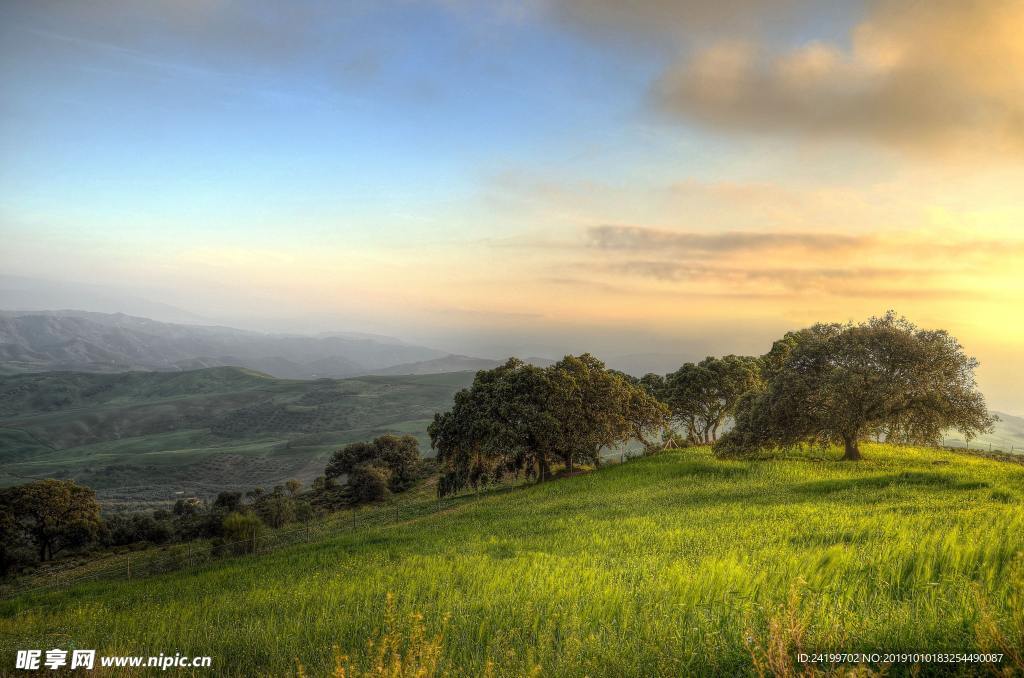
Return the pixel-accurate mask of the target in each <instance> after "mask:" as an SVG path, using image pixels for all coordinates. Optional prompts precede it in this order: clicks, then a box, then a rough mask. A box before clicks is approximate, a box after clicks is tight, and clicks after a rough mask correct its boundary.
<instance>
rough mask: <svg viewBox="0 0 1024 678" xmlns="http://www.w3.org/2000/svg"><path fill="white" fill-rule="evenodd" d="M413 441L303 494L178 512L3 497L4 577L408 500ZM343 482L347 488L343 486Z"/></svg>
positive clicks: (291, 486) (379, 447)
mask: <svg viewBox="0 0 1024 678" xmlns="http://www.w3.org/2000/svg"><path fill="white" fill-rule="evenodd" d="M429 466H430V465H429V463H427V462H425V461H424V460H423V459H421V458H420V453H419V447H418V444H417V442H416V439H415V438H414V437H412V436H394V435H384V436H380V437H378V438H376V439H374V440H373V441H371V442H366V443H364V442H359V443H353V444H351V445H347V446H345V447H344V448H342V449H340V450H338V451H337V452H335V454H334V455H333V456H332V458H331V460H330V463H329V464H328V465H327V468H326V469H325V473H324V475H323V476H320V477H319V478H317V479H316V480H315V481H314V482H313V486H312V488H311V489H310V490H308V491H306V492H303V491H302V483H301V482H300V481H299V480H294V479H293V480H289V481H287V482H285V483H283V484H281V485H277V486H275V487H274V488H273V489H271V490H269V491H268V490H264V489H263V488H260V487H257V488H253V489H252V490H249V491H247V492H244V493H243V492H236V491H226V492H221V493H220V494H218V495H217V497H216V499H214V500H213V501H212V502H206V501H203V500H202V499H199V498H196V497H191V498H186V499H179V500H177V502H175V504H174V506H173V508H171V509H163V508H159V509H156V510H153V511H146V512H142V511H139V512H134V513H127V514H113V515H103V514H102V513H101V510H100V504H99V502H98V501H97V500H96V494H95V492H93V490H92V489H90V488H88V487H85V486H82V485H78V484H76V483H75V482H73V481H70V480H53V479H48V480H38V481H34V482H31V483H26V484H24V485H17V486H14V487H8V488H4V489H2V490H0V576H2V575H4V574H7V573H8V572H10V571H11V570H13V569H16V568H22V567H25V566H31V565H32V564H34V563H36V562H46V561H49V560H53V559H54V558H55V557H57V556H58V555H63V554H67V553H75V554H84V553H88V552H90V551H93V550H95V549H102V548H113V547H122V546H134V545H139V544H165V543H169V542H186V541H192V540H196V539H212V540H214V541H215V543H216V542H233V541H238V540H248V539H251V537H252V536H253V535H254V534H256V533H259V532H262V531H263V530H264V529H265V528H267V527H270V528H280V527H283V526H285V525H287V524H289V523H293V522H306V521H308V520H310V519H312V517H313V516H314V515H315V514H317V513H325V512H328V511H331V510H336V509H338V508H343V507H346V506H350V505H352V504H356V503H362V502H369V501H377V500H380V499H383V498H385V497H386V496H387V495H388V494H391V493H396V492H404V491H405V490H407V489H409V488H410V487H412V486H413V485H414V484H415V482H416V481H417V480H419V479H421V478H422V477H424V475H426V473H427V472H428V470H429ZM342 480H343V481H344V482H341V481H342Z"/></svg>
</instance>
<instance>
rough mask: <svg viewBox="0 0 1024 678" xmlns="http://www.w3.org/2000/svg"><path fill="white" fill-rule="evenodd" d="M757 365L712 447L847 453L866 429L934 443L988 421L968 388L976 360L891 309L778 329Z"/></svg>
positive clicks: (978, 429)
mask: <svg viewBox="0 0 1024 678" xmlns="http://www.w3.org/2000/svg"><path fill="white" fill-rule="evenodd" d="M764 362H765V364H766V372H765V376H766V378H767V385H766V388H765V389H764V390H763V391H762V392H760V393H753V394H750V395H748V396H746V397H745V398H744V399H743V400H742V402H741V404H740V406H739V407H738V409H737V415H736V426H735V428H734V429H733V430H732V431H730V432H729V433H727V434H726V435H725V436H723V438H722V439H721V441H719V444H718V446H717V448H716V449H717V450H718V451H719V452H720V453H723V454H743V453H750V452H756V451H758V450H763V449H766V448H773V447H785V446H789V445H793V444H797V443H801V442H820V443H829V444H841V445H842V446H843V450H844V453H843V459H847V460H857V459H860V458H861V452H860V446H859V442H860V441H861V440H863V439H864V438H866V437H868V436H872V435H885V436H886V438H887V439H888V440H890V441H895V442H908V443H935V442H938V440H939V438H940V436H941V435H942V432H943V431H944V430H946V429H950V428H953V429H957V430H958V431H960V432H961V433H962V434H963V435H964V436H966V437H968V438H970V437H973V436H975V435H977V434H979V433H982V432H985V431H989V430H991V427H992V423H993V418H992V417H991V416H990V415H989V414H988V411H987V410H986V408H985V399H984V396H982V394H981V393H980V392H979V391H978V390H977V388H976V386H975V379H974V370H975V368H976V367H977V366H978V362H977V360H975V359H974V358H972V357H969V356H967V355H966V354H965V353H964V351H963V348H962V347H961V346H960V344H959V342H957V340H956V339H955V338H954V337H953V336H951V335H950V334H949V333H948V332H946V331H945V330H923V329H919V328H918V327H916V326H915V325H913V324H912V323H910V322H909V321H907V320H906V319H905V318H901V317H897V316H896V315H895V314H894V313H893V312H891V311H890V312H889V313H887V314H886V315H885V316H883V317H881V318H871V319H870V320H868V321H867V322H864V323H861V324H857V325H854V324H834V323H833V324H818V325H815V326H813V327H811V328H808V329H806V330H801V331H799V332H792V333H790V334H787V335H786V337H784V338H783V339H781V340H780V341H778V342H776V343H775V345H774V346H773V348H772V351H771V352H770V353H769V354H768V355H767V356H765V360H764Z"/></svg>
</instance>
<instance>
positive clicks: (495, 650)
mask: <svg viewBox="0 0 1024 678" xmlns="http://www.w3.org/2000/svg"><path fill="white" fill-rule="evenodd" d="M838 456H839V454H838V452H837V451H835V450H833V451H832V452H831V454H830V455H828V456H823V457H820V458H813V459H809V458H807V457H806V456H804V457H792V458H781V459H776V460H772V461H721V460H717V459H715V458H713V457H712V456H711V455H710V453H709V452H708V451H707V450H706V449H690V450H685V451H675V452H669V453H665V454H661V455H658V456H655V457H651V458H643V459H638V460H635V461H631V462H628V463H626V464H621V465H613V466H609V467H606V468H602V469H600V470H597V471H595V472H591V473H588V474H583V475H577V476H574V477H570V478H565V479H562V480H556V481H554V482H549V483H545V484H543V485H534V486H530V487H527V488H524V489H518V490H513V491H509V492H499V493H494V494H492V495H484V496H482V497H480V498H477V499H472V498H471V497H467V498H466V500H465V501H461V502H456V503H454V504H453V505H451V506H449V507H446V508H438V509H436V510H433V511H431V512H429V513H428V514H427V515H423V514H422V513H418V512H414V511H410V512H409V514H410V515H412V514H415V515H417V516H418V517H415V518H412V519H406V520H404V521H401V520H400V521H398V522H391V524H389V525H384V526H376V527H374V526H369V527H366V528H364V529H359V530H354V531H353V530H349V531H345V532H342V533H334V534H333V535H332V536H328V537H325V538H323V539H319V540H314V541H313V542H312V543H306V544H300V545H297V546H292V547H285V548H283V549H282V550H280V551H275V552H273V553H271V554H267V555H261V556H255V557H253V556H245V557H237V558H235V559H233V560H225V561H218V562H215V563H213V564H209V565H204V566H200V567H198V568H194V569H186V570H185V571H180V572H177V573H173V574H168V575H157V576H153V577H148V578H144V579H141V580H139V579H136V580H134V581H132V582H125V581H124V580H123V579H121V580H118V581H105V582H94V583H86V584H78V585H76V586H74V587H73V588H72V589H70V590H67V591H54V592H49V593H43V594H36V595H32V596H28V597H23V598H21V599H17V600H13V601H6V602H3V603H0V655H2V656H3V661H6V662H13V655H14V651H15V650H16V649H20V648H26V647H29V648H31V647H47V648H49V647H68V646H72V647H88V648H96V649H97V650H98V654H99V655H103V654H124V653H132V654H139V655H154V656H155V655H157V654H159V653H161V652H165V653H166V652H173V651H182V652H186V653H189V654H193V655H209V656H211V657H213V666H212V670H213V672H214V673H216V674H217V675H224V676H251V675H311V676H319V675H330V674H331V671H332V670H333V669H334V668H335V667H336V666H337V665H338V663H339V660H338V659H337V657H338V656H342V657H347V658H348V659H347V661H348V662H349V664H350V665H349V666H347V667H346V668H348V669H349V670H348V671H347V672H346V673H345V674H344V675H364V674H361V673H360V674H356V673H355V672H354V671H352V670H351V668H352V665H354V666H355V667H356V668H362V669H366V668H367V667H369V666H372V665H373V664H374V663H376V662H380V661H381V660H380V657H381V656H382V655H380V654H378V653H379V652H380V650H381V648H383V651H384V652H385V655H384V657H385V660H386V662H385V663H386V665H387V666H389V667H390V666H392V665H400V666H401V667H402V668H403V669H404V670H406V671H407V672H406V673H401V674H398V673H397V672H396V673H395V674H388V675H460V676H461V675H494V676H527V675H542V676H588V675H589V676H656V675H657V676H682V675H723V676H738V675H758V673H759V672H760V674H761V675H766V674H769V675H811V674H809V673H806V671H807V669H808V668H809V667H808V666H806V665H801V664H799V663H797V661H796V657H795V655H796V653H797V652H809V653H814V652H848V653H855V652H868V653H875V652H878V653H881V652H887V653H890V652H891V653H914V652H918V653H920V652H931V653H978V652H986V653H988V652H992V653H1001V657H1002V659H1001V662H1000V663H999V664H997V665H993V664H991V663H990V664H980V663H962V662H960V663H952V664H943V663H940V662H935V661H933V662H930V663H919V664H918V665H917V666H914V665H912V664H909V663H894V664H892V665H891V666H888V667H883V666H882V663H883V662H882V661H878V662H876V663H874V664H872V665H871V666H870V668H873V669H874V670H876V671H878V670H882V674H883V675H949V674H951V673H952V674H956V675H976V674H977V673H978V672H989V671H990V672H991V673H992V675H995V674H996V673H999V674H1000V675H1016V674H1014V673H1012V672H1013V670H1014V668H1013V667H1014V666H1016V671H1018V672H1019V671H1021V670H1024V662H1022V659H1021V656H1020V654H1019V649H1020V648H1021V647H1024V588H1022V587H1024V466H1022V465H1020V464H1011V463H1005V462H1002V463H1001V462H996V461H992V460H988V459H983V458H979V457H974V456H970V455H967V454H962V453H954V452H948V451H939V450H931V449H915V448H904V447H892V446H888V445H877V444H867V445H865V457H866V458H865V460H864V461H862V462H856V463H848V462H846V463H844V462H837V461H834V459H836V458H838ZM425 501H427V502H429V504H430V505H431V506H433V505H435V504H436V500H432V499H428V500H425ZM390 508H391V507H388V506H382V507H381V508H380V509H379V510H380V511H387V510H388V509H390ZM390 513H391V514H394V513H395V512H394V510H391V511H390ZM139 610H145V612H146V613H145V614H140V613H139ZM370 641H373V642H374V644H373V645H370V644H369V642H370ZM389 648H391V649H389ZM392 649H393V650H394V653H392ZM1015 652H1016V653H1017V654H1016V655H1014V654H1013V653H1015ZM396 656H397V657H398V659H399V662H398V664H393V662H392V660H393V659H394V658H395V657H396ZM345 662H346V660H341V664H342V665H344V664H345ZM300 664H301V666H302V667H303V669H304V672H303V673H301V674H299V665H300ZM6 665H7V666H12V665H13V664H11V663H8V664H6ZM765 667H768V670H765ZM863 668H868V667H862V670H861V671H860V672H859V673H857V675H869V674H866V673H865V672H864V671H863ZM417 669H425V672H424V673H423V674H418V673H414V671H415V670H417ZM1004 672H1005V673H1004ZM373 675H377V674H373ZM815 675H817V674H815ZM827 675H840V674H839V673H833V674H827ZM842 675H847V674H846V673H843V674H842ZM850 675H853V674H850ZM870 675H874V674H870Z"/></svg>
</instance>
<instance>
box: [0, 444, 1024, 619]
mask: <svg viewBox="0 0 1024 678" xmlns="http://www.w3.org/2000/svg"><path fill="white" fill-rule="evenodd" d="M1008 447H1009V450H1007V449H1005V448H1004V449H998V448H997V447H996V446H993V445H992V444H990V443H988V442H986V443H977V442H974V443H969V442H965V441H962V440H956V439H950V438H946V439H944V440H943V441H942V445H941V448H944V449H949V450H954V451H956V450H970V451H976V452H985V451H991V452H1004V453H1005V452H1007V451H1009V452H1010V453H1011V454H1021V453H1022V452H1024V447H1022V446H1019V445H1016V446H1013V445H1011V446H1008ZM636 456H638V455H636V454H631V453H629V452H623V453H618V452H617V453H615V454H614V455H608V456H604V457H603V458H602V461H601V464H602V465H603V466H607V465H614V464H621V463H626V462H628V461H629V460H630V459H633V458H636ZM526 484H528V481H525V480H520V481H514V482H506V483H499V484H495V485H490V486H488V487H486V488H485V489H482V490H479V491H476V492H465V493H461V494H456V495H450V496H447V497H439V498H437V499H427V500H421V501H418V502H408V503H403V502H394V503H392V504H388V505H383V506H381V505H378V506H372V507H367V508H358V507H357V508H354V509H348V510H345V511H339V512H336V513H333V514H330V515H329V516H328V517H326V518H325V519H324V520H321V521H318V522H311V523H306V524H303V525H300V526H297V527H290V528H288V529H278V530H272V531H269V532H258V531H257V532H253V533H252V534H250V535H247V536H245V537H244V538H241V539H235V540H232V541H223V540H197V541H190V542H182V543H176V544H172V545H169V546H164V547H150V548H145V549H142V550H138V551H130V552H127V553H118V554H110V555H107V556H103V557H100V558H96V559H94V560H91V561H87V562H86V563H84V564H83V563H82V562H81V561H76V560H75V559H65V560H64V561H58V562H56V563H53V564H51V565H50V566H48V567H46V568H41V569H39V570H37V571H36V572H34V573H32V574H28V575H24V576H22V577H20V578H18V579H16V580H14V581H12V582H8V583H6V584H0V600H2V599H11V598H16V597H18V596H22V595H27V594H33V593H42V592H44V591H49V590H54V589H59V588H66V587H70V586H74V585H77V584H81V583H86V582H97V581H131V580H133V579H140V578H144V577H150V576H153V575H157V574H163V573H167V572H174V571H178V570H184V569H189V568H197V567H201V566H203V565H205V564H207V563H210V562H213V561H218V560H223V559H228V558H236V559H239V560H240V562H242V561H244V557H245V556H258V555H262V554H266V553H270V552H272V551H276V550H278V549H281V548H284V547H287V546H292V545H295V544H301V543H306V542H312V541H316V540H318V539H322V538H325V537H331V536H337V535H340V534H344V533H353V532H356V531H359V530H364V529H370V528H375V527H383V526H387V525H394V524H397V523H401V522H406V521H409V520H414V519H416V518H421V517H424V516H428V515H432V514H436V513H442V512H444V511H446V510H449V509H452V508H456V507H458V506H461V505H465V504H467V503H471V502H472V501H474V500H476V499H479V498H481V497H485V496H490V495H495V494H500V493H505V492H509V491H512V490H515V489H518V488H521V487H523V486H524V485H526Z"/></svg>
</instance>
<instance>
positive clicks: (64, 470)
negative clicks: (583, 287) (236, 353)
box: [0, 367, 472, 505]
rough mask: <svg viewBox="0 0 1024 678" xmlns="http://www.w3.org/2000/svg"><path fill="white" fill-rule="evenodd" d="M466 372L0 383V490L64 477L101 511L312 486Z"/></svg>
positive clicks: (418, 431) (132, 376) (420, 422)
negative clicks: (350, 447)
mask: <svg viewBox="0 0 1024 678" xmlns="http://www.w3.org/2000/svg"><path fill="white" fill-rule="evenodd" d="M471 380H472V374H471V373H452V374H441V375H424V376H408V377H402V376H389V377H360V378H353V379H321V380H316V381H297V380H283V379H274V378H271V377H268V376H266V375H263V374H260V373H258V372H252V371H249V370H243V369H238V368H231V367H222V368H211V369H204V370H195V371H191V372H182V373H166V372H129V373H124V374H83V373H70V372H65V373H45V374H20V375H10V376H0V469H2V470H0V484H4V485H10V484H16V483H20V482H26V481H27V480H30V479H33V478H38V477H57V478H73V479H75V480H77V481H79V482H82V483H85V484H87V485H89V486H90V487H93V488H95V489H96V490H97V493H98V494H99V496H100V497H101V499H102V500H103V501H104V502H105V503H106V504H108V505H116V504H119V503H127V504H132V505H138V504H140V503H146V502H166V501H171V500H173V499H174V498H176V497H179V496H183V495H184V496H189V495H211V494H215V493H216V492H219V491H221V490H225V489H250V488H252V487H256V486H268V485H273V484H275V483H280V482H282V481H284V480H286V479H288V478H293V477H297V478H300V479H302V480H306V481H308V480H311V479H312V478H313V477H315V476H316V475H318V474H320V473H321V472H322V471H323V466H324V463H325V459H326V457H327V456H329V455H330V453H331V452H332V451H333V450H335V449H336V448H337V447H338V446H339V445H343V444H345V443H348V442H352V441H356V440H363V439H367V438H371V437H373V436H375V435H380V434H381V433H384V432H399V433H411V434H413V435H415V436H417V438H418V439H419V440H420V444H421V449H422V450H423V451H427V450H428V449H429V447H428V445H429V441H428V440H427V437H426V427H427V424H428V423H429V422H430V420H431V418H432V417H433V414H434V412H436V411H438V410H443V409H446V408H447V407H449V406H450V403H451V399H452V396H453V394H454V393H455V391H457V390H458V389H459V388H462V387H463V386H465V385H467V384H468V383H469V382H470V381H471Z"/></svg>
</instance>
